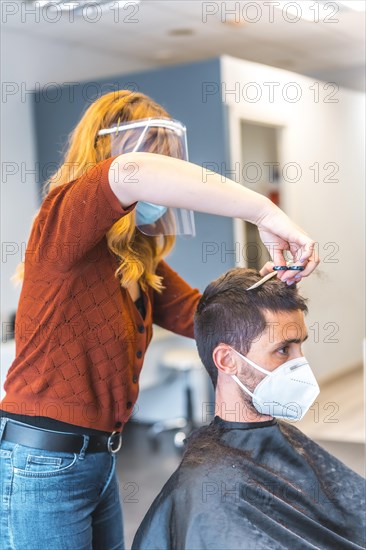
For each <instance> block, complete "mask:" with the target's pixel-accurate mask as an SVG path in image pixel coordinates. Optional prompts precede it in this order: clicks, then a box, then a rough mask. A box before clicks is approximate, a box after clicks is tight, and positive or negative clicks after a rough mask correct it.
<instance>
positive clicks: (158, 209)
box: [135, 201, 167, 225]
mask: <svg viewBox="0 0 366 550" xmlns="http://www.w3.org/2000/svg"><path fill="white" fill-rule="evenodd" d="M135 210H136V225H149V224H150V223H154V222H156V221H157V220H158V219H159V218H161V216H163V215H164V214H165V212H166V211H167V207H166V206H160V205H158V204H152V203H151V202H140V201H139V202H138V203H137V206H136V209H135Z"/></svg>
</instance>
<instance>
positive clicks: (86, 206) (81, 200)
mask: <svg viewBox="0 0 366 550" xmlns="http://www.w3.org/2000/svg"><path fill="white" fill-rule="evenodd" d="M115 158H116V157H111V158H108V159H106V160H103V161H101V162H99V163H98V164H96V165H95V166H93V167H92V168H91V169H90V170H88V171H87V172H86V173H85V174H83V175H82V176H81V177H79V178H77V179H75V180H73V181H70V182H68V183H66V184H63V185H60V186H58V187H56V188H54V189H52V191H50V192H49V193H48V195H47V196H46V198H45V199H44V201H43V203H42V206H41V209H40V212H39V214H38V216H37V218H36V223H37V222H38V226H37V227H36V230H34V231H32V235H31V236H32V237H33V239H32V241H33V242H30V243H29V245H30V246H29V248H30V250H29V251H28V253H33V254H36V258H37V259H38V261H39V262H45V263H46V264H47V266H48V267H49V268H51V269H54V270H57V271H61V272H65V271H68V270H69V269H70V267H72V265H73V264H75V263H76V262H77V261H78V260H80V258H81V257H82V256H84V255H85V254H87V253H88V252H91V250H92V248H94V247H95V246H96V245H97V244H98V243H99V241H100V240H101V239H102V238H103V237H104V236H105V234H106V233H107V231H108V230H109V229H110V228H111V227H112V225H113V224H114V223H115V222H116V221H117V220H119V219H120V218H122V217H123V216H125V215H126V214H128V213H130V212H131V211H132V210H133V209H134V208H135V206H136V204H137V202H135V203H133V204H131V205H130V206H128V207H127V208H126V209H125V208H123V207H122V206H121V204H120V202H119V200H118V198H117V197H116V195H115V194H114V193H113V191H112V189H111V187H110V184H109V179H108V172H109V167H110V165H111V163H112V162H113V160H114V159H115ZM91 256H93V254H92V253H91Z"/></svg>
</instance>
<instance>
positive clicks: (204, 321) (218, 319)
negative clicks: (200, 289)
mask: <svg viewBox="0 0 366 550" xmlns="http://www.w3.org/2000/svg"><path fill="white" fill-rule="evenodd" d="M261 278H262V276H261V275H260V273H259V272H258V271H257V270H255V269H245V268H240V267H238V268H234V269H230V270H229V271H227V272H226V273H224V274H223V275H221V276H220V277H219V278H218V279H215V280H214V281H212V282H211V283H210V284H209V285H208V286H207V288H206V289H205V291H204V293H203V295H202V297H201V299H200V301H199V303H198V306H197V309H196V313H195V316H194V336H195V339H196V344H197V350H198V353H199V356H200V358H201V361H202V363H203V365H204V366H205V368H206V370H207V372H208V374H209V375H210V378H211V380H212V383H213V385H214V388H215V387H216V383H217V367H216V365H215V363H214V361H213V359H212V353H213V350H214V349H215V347H216V346H217V345H218V344H220V343H225V344H229V345H230V346H232V347H233V348H234V349H236V350H237V351H239V352H240V353H242V354H243V355H246V354H247V353H248V352H249V350H250V347H251V345H252V342H253V341H254V340H255V339H256V338H257V337H259V336H260V335H261V334H262V332H264V330H265V329H266V319H265V316H264V312H265V310H269V311H272V312H280V311H296V310H301V311H303V312H305V313H307V311H308V308H307V305H306V299H304V298H303V297H302V296H300V294H299V293H298V290H297V288H296V284H292V285H290V286H288V285H287V284H286V283H283V282H282V281H281V280H280V279H278V277H277V276H276V277H272V279H269V280H268V281H266V282H265V283H264V284H262V285H260V286H259V287H257V288H254V289H252V290H248V291H247V290H246V289H247V288H249V287H250V286H252V285H253V284H254V283H256V282H257V281H259V280H260V279H261Z"/></svg>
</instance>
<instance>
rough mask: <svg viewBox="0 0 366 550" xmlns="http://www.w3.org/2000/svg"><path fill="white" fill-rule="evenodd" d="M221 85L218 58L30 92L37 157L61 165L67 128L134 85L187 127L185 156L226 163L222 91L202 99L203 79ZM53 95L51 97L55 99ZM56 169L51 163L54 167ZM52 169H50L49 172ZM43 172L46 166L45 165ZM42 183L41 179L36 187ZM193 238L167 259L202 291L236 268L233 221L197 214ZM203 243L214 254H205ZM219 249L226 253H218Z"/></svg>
mask: <svg viewBox="0 0 366 550" xmlns="http://www.w3.org/2000/svg"><path fill="white" fill-rule="evenodd" d="M205 82H210V83H215V84H216V85H220V60H219V59H212V60H209V61H204V62H198V63H191V64H185V65H178V66H174V67H165V68H162V69H154V70H150V71H144V72H139V73H132V74H129V75H123V76H116V77H110V78H107V79H102V80H97V81H93V83H89V84H88V83H87V82H85V83H80V84H78V85H77V86H75V85H72V86H71V87H70V86H64V87H62V88H61V90H59V92H58V94H57V95H56V94H54V96H52V94H51V91H50V92H49V93H48V94H45V93H42V92H40V93H37V94H35V95H34V109H35V123H36V139H37V150H38V161H39V163H40V166H41V167H47V166H50V163H54V162H55V163H57V164H59V163H60V162H61V159H62V151H63V149H64V148H65V143H66V140H67V137H68V134H69V133H70V131H71V130H72V129H73V128H74V126H75V125H76V124H77V122H78V121H79V120H80V118H81V116H82V113H83V112H84V111H85V110H86V109H87V108H88V107H89V105H90V104H91V103H92V102H93V101H94V100H95V99H97V98H98V97H100V95H102V94H104V93H107V92H109V91H112V90H116V89H123V88H129V89H135V90H138V91H141V92H143V93H145V94H147V95H149V96H151V97H152V98H153V99H154V100H156V101H157V102H158V103H160V104H161V105H163V107H164V108H165V109H166V110H167V111H168V112H169V113H170V114H171V115H172V116H173V117H174V118H176V119H178V120H181V121H182V122H184V124H185V125H186V126H187V135H188V149H189V158H190V160H191V161H192V162H195V163H197V164H202V163H205V162H215V163H217V164H218V165H219V166H221V163H226V166H227V161H228V152H227V142H226V116H225V112H226V111H225V109H224V108H223V105H222V102H221V99H220V94H216V95H212V96H210V97H209V98H208V100H207V101H203V100H202V86H203V83H205ZM53 99H54V100H53ZM52 168H54V167H52ZM52 171H54V170H52ZM44 172H46V168H45V169H44ZM42 184H43V182H40V189H41V186H42ZM195 220H196V231H197V236H196V237H195V238H194V239H190V238H183V237H177V241H176V246H175V248H174V251H173V252H172V253H171V254H170V256H169V257H168V258H167V261H168V263H169V264H170V265H171V266H172V267H173V269H175V270H176V271H178V273H180V275H181V276H182V277H183V278H185V279H186V280H187V281H188V282H189V283H190V284H191V285H192V286H194V287H198V288H199V289H200V290H201V291H202V290H203V289H204V288H205V286H206V285H207V284H208V283H209V282H210V281H211V280H212V279H214V278H216V277H218V276H219V275H221V273H223V272H225V271H226V270H227V269H229V268H230V267H233V266H234V256H233V254H230V253H229V252H228V253H227V254H226V255H225V251H230V250H232V249H233V234H232V220H231V219H230V218H226V217H223V216H211V215H206V214H202V213H198V212H197V213H195ZM205 243H213V244H211V245H210V247H211V248H210V249H211V250H212V251H213V252H214V253H212V254H211V255H208V256H207V255H206V258H205V257H204V254H203V252H204V251H205V250H206V249H207V247H206V244H205ZM222 252H224V255H223V256H222Z"/></svg>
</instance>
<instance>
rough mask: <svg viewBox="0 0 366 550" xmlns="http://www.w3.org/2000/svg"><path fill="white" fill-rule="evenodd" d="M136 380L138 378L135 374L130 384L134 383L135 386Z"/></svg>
mask: <svg viewBox="0 0 366 550" xmlns="http://www.w3.org/2000/svg"><path fill="white" fill-rule="evenodd" d="M138 379H139V377H138V376H137V374H134V375H133V377H132V382H134V383H135V384H136V382H137V381H138Z"/></svg>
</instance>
